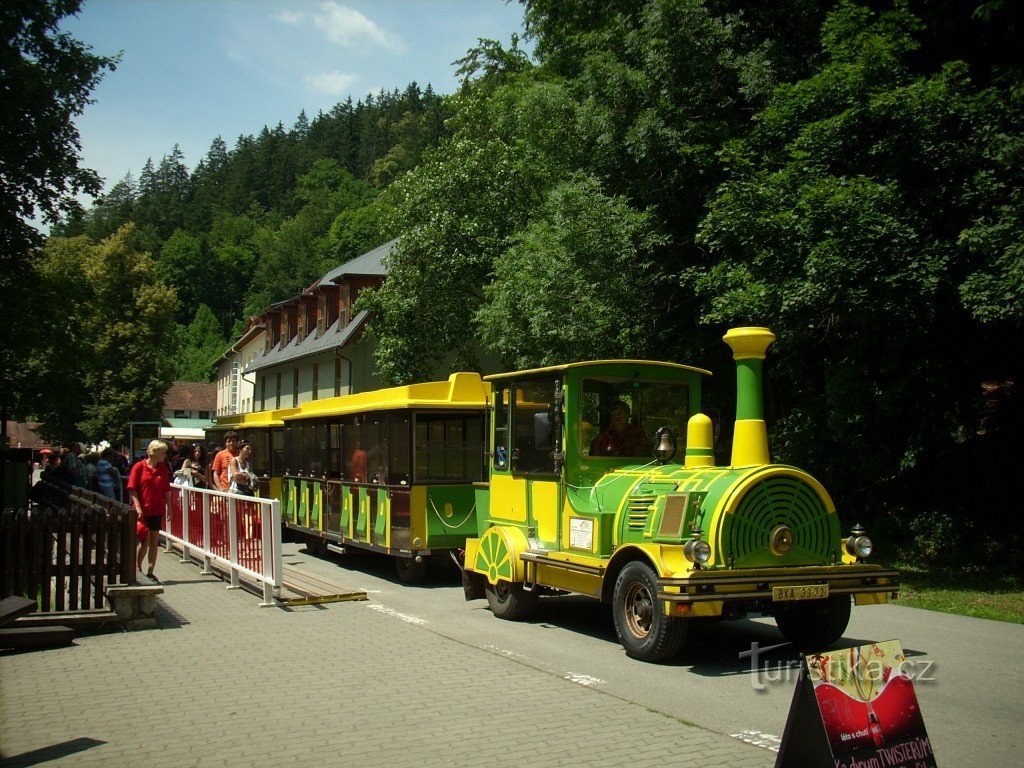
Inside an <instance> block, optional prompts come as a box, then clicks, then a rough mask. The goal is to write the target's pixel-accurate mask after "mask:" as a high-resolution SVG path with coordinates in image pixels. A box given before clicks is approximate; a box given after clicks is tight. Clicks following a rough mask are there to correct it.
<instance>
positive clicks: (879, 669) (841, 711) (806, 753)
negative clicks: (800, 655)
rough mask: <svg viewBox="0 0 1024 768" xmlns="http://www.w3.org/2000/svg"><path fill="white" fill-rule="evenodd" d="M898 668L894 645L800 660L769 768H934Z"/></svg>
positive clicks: (910, 690)
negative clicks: (786, 717) (775, 756)
mask: <svg viewBox="0 0 1024 768" xmlns="http://www.w3.org/2000/svg"><path fill="white" fill-rule="evenodd" d="M905 662H906V658H905V657H904V655H903V649H902V648H901V647H900V643H899V641H898V640H888V641H886V642H883V643H871V644H869V645H860V646H857V647H855V648H844V649H842V650H839V651H829V652H826V653H817V654H812V655H810V656H807V657H805V659H804V666H803V669H802V670H801V676H800V677H801V679H800V681H799V682H798V683H797V690H796V692H795V695H794V697H793V704H792V706H791V707H790V715H789V720H788V721H787V723H786V731H785V733H784V735H783V738H782V745H781V747H780V749H779V759H778V761H777V762H776V766H777V768H779V767H781V766H791V765H792V766H796V765H810V766H813V765H823V766H824V765H827V766H829V767H830V768H934V766H935V757H934V755H933V754H932V748H931V742H930V741H929V739H928V733H927V731H926V730H925V727H924V718H923V717H922V715H921V709H920V707H919V706H918V703H917V694H916V693H915V692H914V683H913V681H912V680H911V679H910V677H909V676H908V675H907V674H906V672H905V670H904V666H905ZM796 732H800V737H799V739H798V737H796V736H795V735H794V734H795V733H796ZM798 740H799V743H797V741H798Z"/></svg>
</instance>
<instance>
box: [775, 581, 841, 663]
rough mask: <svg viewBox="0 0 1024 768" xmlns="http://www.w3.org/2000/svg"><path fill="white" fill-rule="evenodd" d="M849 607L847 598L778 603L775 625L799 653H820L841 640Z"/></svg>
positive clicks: (835, 596) (835, 597) (839, 596)
mask: <svg viewBox="0 0 1024 768" xmlns="http://www.w3.org/2000/svg"><path fill="white" fill-rule="evenodd" d="M850 606H851V600H850V596H849V595H833V596H832V597H830V598H828V599H827V600H811V601H808V602H806V603H803V602H797V603H788V604H787V603H780V604H776V606H775V623H776V624H777V625H778V627H779V630H780V631H781V632H782V635H783V637H785V638H786V639H787V640H789V642H791V643H793V645H795V646H796V647H797V648H798V649H800V650H801V651H805V652H807V651H820V650H824V649H825V648H827V647H828V646H830V645H832V644H833V643H834V642H835V641H836V640H838V639H839V638H841V637H842V636H843V632H845V631H846V625H847V624H849V623H850Z"/></svg>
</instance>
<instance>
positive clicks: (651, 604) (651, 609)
mask: <svg viewBox="0 0 1024 768" xmlns="http://www.w3.org/2000/svg"><path fill="white" fill-rule="evenodd" d="M657 595H658V584H657V579H656V577H655V575H654V571H652V570H651V569H650V567H648V566H647V565H645V564H644V563H640V562H634V563H629V564H628V565H627V566H626V567H625V568H623V569H622V573H620V574H619V578H618V579H616V580H615V596H614V598H613V600H612V613H613V615H614V617H615V634H616V635H618V637H619V642H620V643H621V644H622V647H623V648H625V649H626V653H627V654H628V655H629V656H632V657H633V658H634V659H639V660H640V661H663V660H664V659H667V658H670V657H672V656H674V655H675V654H676V653H678V652H679V649H680V648H682V646H683V642H684V641H685V640H686V630H687V627H688V625H687V623H686V622H685V621H684V620H683V619H679V618H676V617H674V616H666V615H665V613H664V611H663V610H662V609H661V604H660V602H659V601H658V597H657Z"/></svg>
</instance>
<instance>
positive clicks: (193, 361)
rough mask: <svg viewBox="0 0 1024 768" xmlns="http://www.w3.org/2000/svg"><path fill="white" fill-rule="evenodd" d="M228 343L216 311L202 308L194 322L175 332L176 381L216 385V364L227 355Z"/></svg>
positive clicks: (205, 307)
mask: <svg viewBox="0 0 1024 768" xmlns="http://www.w3.org/2000/svg"><path fill="white" fill-rule="evenodd" d="M227 346H228V340H227V339H226V338H225V336H224V332H223V331H222V330H221V324H220V322H219V321H218V320H217V317H216V316H215V315H214V314H213V311H212V310H211V309H210V308H209V307H208V306H206V305H205V304H200V305H199V309H197V310H196V313H195V316H194V317H193V318H192V322H190V323H189V324H188V325H179V326H178V327H177V330H176V332H175V352H174V379H175V381H213V380H214V378H215V371H214V369H213V363H214V362H215V361H216V360H217V358H219V357H220V356H221V355H222V354H224V350H225V349H226V348H227Z"/></svg>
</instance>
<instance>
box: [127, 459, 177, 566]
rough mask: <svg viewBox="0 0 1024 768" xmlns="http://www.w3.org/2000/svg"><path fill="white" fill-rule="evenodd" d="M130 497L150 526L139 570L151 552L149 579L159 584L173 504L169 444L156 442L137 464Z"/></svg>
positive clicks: (130, 481) (138, 561) (142, 545)
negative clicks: (163, 535)
mask: <svg viewBox="0 0 1024 768" xmlns="http://www.w3.org/2000/svg"><path fill="white" fill-rule="evenodd" d="M128 493H129V494H131V498H132V506H133V507H135V511H136V512H138V513H139V519H140V520H142V521H143V522H144V523H145V524H146V528H148V529H149V535H148V536H147V537H146V538H145V539H143V540H142V541H141V542H140V543H139V554H138V556H137V558H136V564H137V565H138V569H139V570H140V571H141V570H142V561H143V559H144V558H145V556H146V552H147V551H148V552H149V570H148V571H147V572H146V575H148V576H149V578H151V579H152V580H153V581H155V582H157V583H159V579H157V577H156V576H154V575H153V567H154V566H155V565H156V549H157V546H158V544H159V540H160V524H161V523H162V522H163V519H164V515H165V514H166V512H167V508H168V507H169V506H170V503H171V469H170V467H168V466H167V443H164V442H162V441H160V440H153V441H152V442H151V443H150V444H149V448H147V449H146V458H145V459H143V460H142V461H139V462H136V464H135V466H133V467H132V470H131V472H130V473H129V474H128Z"/></svg>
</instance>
